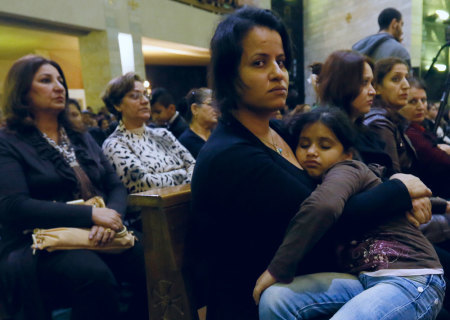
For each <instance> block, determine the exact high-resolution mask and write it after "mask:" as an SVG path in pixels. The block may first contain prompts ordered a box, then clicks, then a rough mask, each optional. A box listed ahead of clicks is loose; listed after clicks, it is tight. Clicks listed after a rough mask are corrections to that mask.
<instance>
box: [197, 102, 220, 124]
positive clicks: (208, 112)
mask: <svg viewBox="0 0 450 320" xmlns="http://www.w3.org/2000/svg"><path fill="white" fill-rule="evenodd" d="M193 116H194V121H198V122H199V123H200V124H202V125H204V126H205V127H208V128H209V127H214V126H215V125H216V124H217V120H218V112H217V110H216V109H215V108H214V107H213V106H212V100H211V97H208V98H206V99H205V100H204V101H203V103H202V104H200V106H198V107H197V108H195V111H194V114H193Z"/></svg>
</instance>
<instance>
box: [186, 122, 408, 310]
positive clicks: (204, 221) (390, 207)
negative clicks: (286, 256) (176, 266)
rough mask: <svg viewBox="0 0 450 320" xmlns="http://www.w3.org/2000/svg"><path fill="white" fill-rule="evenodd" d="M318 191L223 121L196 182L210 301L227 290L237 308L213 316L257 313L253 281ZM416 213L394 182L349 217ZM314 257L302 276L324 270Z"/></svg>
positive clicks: (202, 157) (351, 208)
mask: <svg viewBox="0 0 450 320" xmlns="http://www.w3.org/2000/svg"><path fill="white" fill-rule="evenodd" d="M315 186H316V184H315V182H314V181H313V180H311V179H310V178H309V177H308V176H307V174H306V173H305V172H304V171H303V170H300V169H298V168H297V167H295V166H294V165H292V164H291V163H290V162H288V161H287V160H286V159H284V158H283V157H282V156H280V155H279V154H278V153H276V152H275V151H273V150H272V149H269V148H268V147H266V146H265V145H264V144H263V143H262V142H261V141H260V140H259V139H258V138H257V137H255V136H254V135H253V134H252V133H251V132H250V131H249V130H247V129H246V128H245V127H244V126H243V125H242V124H241V123H240V122H238V121H237V120H236V119H234V118H231V119H227V120H222V121H220V123H219V125H218V127H217V128H216V129H215V131H214V132H213V133H212V135H211V136H210V138H209V139H208V141H207V142H206V144H205V146H204V147H203V148H202V150H201V151H200V154H199V156H198V158H197V163H196V166H195V170H194V175H193V179H192V185H191V187H192V208H193V214H194V226H195V235H196V236H197V238H198V242H197V247H196V249H197V252H198V253H199V254H201V255H202V256H204V257H205V258H206V260H207V263H208V267H209V269H210V274H212V275H213V276H212V278H211V279H210V281H211V288H214V289H213V290H211V291H210V292H209V293H208V298H209V299H210V301H212V302H214V301H215V300H214V299H220V293H221V292H234V293H233V295H234V297H233V299H234V301H233V304H232V305H230V304H229V303H227V304H226V306H227V307H226V308H227V310H225V309H224V310H211V313H212V314H221V313H222V314H233V313H234V314H238V313H239V312H240V311H242V310H249V309H251V308H255V306H254V303H253V301H252V298H251V297H252V291H253V287H254V284H255V282H256V280H257V278H258V277H259V275H260V274H261V273H262V272H263V271H264V270H265V269H266V267H267V266H268V265H269V263H270V261H271V259H272V257H273V256H274V254H275V252H276V250H277V248H278V246H279V245H280V244H281V243H282V240H283V237H284V234H285V231H286V229H287V226H288V223H289V221H290V220H291V218H292V217H293V216H294V215H295V213H296V212H297V211H298V209H299V208H300V204H301V203H302V201H303V200H305V199H306V198H307V197H308V196H309V195H310V194H311V192H312V191H313V190H314V188H315ZM410 208H411V200H410V197H409V194H408V192H407V189H406V187H405V186H404V185H403V184H402V183H400V182H399V181H389V182H386V183H383V184H381V185H379V186H376V187H374V188H373V189H371V190H368V191H366V192H363V193H361V194H358V195H356V196H354V197H352V198H351V199H350V200H349V201H348V202H347V204H346V206H345V209H344V213H343V215H344V216H346V217H348V218H351V217H355V221H356V220H358V221H360V219H366V221H370V220H373V221H377V219H382V218H383V217H385V216H389V215H392V214H397V213H398V212H404V211H406V210H409V209H410ZM348 225H349V226H350V227H354V226H355V225H357V222H356V223H355V225H352V224H351V223H349V224H348ZM303 232H305V234H307V233H308V232H309V229H308V230H304V231H303ZM325 237H326V236H325ZM319 251H320V250H319V249H317V250H316V249H313V250H312V253H313V254H314V253H318V252H319ZM315 257H319V256H318V255H314V256H313V257H311V258H310V259H308V260H307V261H308V262H309V263H311V264H312V266H311V267H310V268H306V267H305V268H304V272H313V271H318V270H319V268H320V266H319V264H322V266H323V263H324V259H323V258H325V260H326V257H327V255H326V254H324V253H323V252H320V257H319V259H315ZM328 257H331V256H328ZM328 260H329V259H328ZM331 262H332V261H328V263H329V264H328V266H327V267H329V268H331V270H330V271H332V268H333V267H332V264H331ZM326 263H327V261H325V264H326ZM335 271H336V270H335ZM216 301H217V300H216ZM214 308H221V307H220V306H217V307H216V306H214ZM209 312H210V305H208V313H209Z"/></svg>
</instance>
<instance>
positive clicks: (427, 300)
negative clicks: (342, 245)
mask: <svg viewBox="0 0 450 320" xmlns="http://www.w3.org/2000/svg"><path fill="white" fill-rule="evenodd" d="M444 291H445V281H444V279H443V276H442V275H428V276H415V277H370V276H367V275H364V274H361V275H360V276H359V279H358V278H356V277H354V276H351V275H349V274H343V273H317V274H311V275H306V276H301V277H297V278H295V279H294V281H293V282H291V283H289V284H275V285H273V286H271V287H269V288H267V289H266V290H265V291H264V292H263V294H262V296H261V301H260V304H259V318H260V320H269V319H270V320H274V319H286V320H287V319H289V320H293V319H296V320H299V319H314V318H320V319H321V318H326V319H329V318H330V317H331V319H332V320H343V319H345V320H352V319H355V320H360V319H365V320H371V319H373V320H380V319H383V320H387V319H392V320H402V319H405V320H413V319H435V318H436V316H437V314H438V312H439V310H440V309H441V307H442V301H443V300H444ZM333 315H334V316H333Z"/></svg>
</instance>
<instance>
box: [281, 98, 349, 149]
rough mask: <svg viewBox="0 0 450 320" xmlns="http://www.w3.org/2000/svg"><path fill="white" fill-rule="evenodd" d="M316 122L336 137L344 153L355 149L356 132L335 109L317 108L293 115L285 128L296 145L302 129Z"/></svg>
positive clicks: (338, 110) (345, 116) (346, 117)
mask: <svg viewBox="0 0 450 320" xmlns="http://www.w3.org/2000/svg"><path fill="white" fill-rule="evenodd" d="M317 122H320V123H322V124H323V125H325V126H326V127H327V128H329V129H330V130H331V131H332V132H333V133H334V134H335V135H336V138H337V139H338V140H339V142H340V143H341V144H342V146H343V148H344V152H349V151H351V150H352V149H353V148H354V147H355V140H356V132H355V130H354V128H353V124H352V123H351V121H350V119H349V117H348V116H347V115H346V114H345V113H344V112H343V111H341V110H340V109H338V108H335V107H318V108H315V109H313V110H312V111H310V112H306V113H299V114H296V115H293V116H292V117H291V118H289V120H288V122H287V127H288V129H289V133H290V134H291V135H292V137H293V138H294V139H296V140H295V141H296V143H297V144H298V139H299V137H300V134H301V133H302V131H303V129H305V127H306V126H309V125H312V124H314V123H317Z"/></svg>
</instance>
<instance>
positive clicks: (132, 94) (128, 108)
mask: <svg viewBox="0 0 450 320" xmlns="http://www.w3.org/2000/svg"><path fill="white" fill-rule="evenodd" d="M145 94H146V91H145V88H144V85H143V84H142V82H139V81H135V82H134V88H133V89H132V90H131V91H129V92H128V93H127V94H126V95H125V96H124V97H123V99H122V102H121V103H120V105H118V106H116V107H115V108H116V109H117V111H119V112H120V113H121V114H122V119H123V121H124V122H133V123H135V124H138V123H140V124H139V125H142V124H144V122H145V121H147V120H148V119H150V103H149V101H148V98H147V97H146V96H145Z"/></svg>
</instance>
